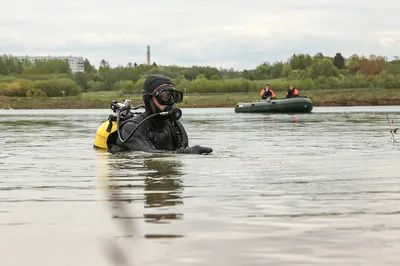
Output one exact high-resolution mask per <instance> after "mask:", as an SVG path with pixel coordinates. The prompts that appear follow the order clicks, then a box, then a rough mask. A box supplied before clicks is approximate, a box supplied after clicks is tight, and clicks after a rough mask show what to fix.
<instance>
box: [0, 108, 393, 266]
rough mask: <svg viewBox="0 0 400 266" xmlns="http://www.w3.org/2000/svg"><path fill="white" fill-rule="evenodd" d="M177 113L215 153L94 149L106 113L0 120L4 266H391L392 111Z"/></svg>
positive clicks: (3, 113)
mask: <svg viewBox="0 0 400 266" xmlns="http://www.w3.org/2000/svg"><path fill="white" fill-rule="evenodd" d="M183 112H184V114H183V117H182V123H183V124H184V126H185V127H186V130H187V132H188V134H189V137H190V144H191V145H195V144H200V145H203V146H208V147H212V148H213V149H214V153H213V154H211V155H207V156H205V155H151V154H143V153H133V152H132V153H121V154H109V153H107V152H101V151H96V150H93V149H92V145H93V141H94V136H95V132H96V129H97V127H98V126H99V125H100V124H101V123H102V122H104V121H106V119H107V117H108V115H109V114H110V113H111V110H0V127H1V133H0V136H1V138H0V145H1V149H0V204H1V207H0V236H1V237H0V247H1V250H2V253H1V256H0V265H4V266H14V265H18V266H19V265H40V266H45V265H49V266H50V265H51V266H54V265H57V266H64V265H65V266H66V265H68V266H70V265H85V266H88V265H96V266H102V265H115V264H114V263H115V261H117V260H119V261H120V262H121V261H122V262H125V263H126V265H147V266H148V265H352V266H353V265H400V253H399V250H400V230H399V229H400V164H399V154H400V146H399V143H397V144H396V145H393V144H392V143H391V142H390V134H389V125H388V122H387V120H386V116H385V112H387V113H388V114H389V117H390V118H391V119H393V120H394V122H395V124H397V126H398V125H399V124H400V106H398V107H348V108H343V107H339V108H338V107H335V108H317V107H316V108H314V111H313V113H311V114H299V115H289V114H269V115H268V114H267V115H265V114H235V113H234V112H233V109H231V108H228V109H184V110H183ZM398 139H399V140H400V137H398Z"/></svg>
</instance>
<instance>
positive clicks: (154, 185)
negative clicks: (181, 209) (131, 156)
mask: <svg viewBox="0 0 400 266" xmlns="http://www.w3.org/2000/svg"><path fill="white" fill-rule="evenodd" d="M143 165H144V166H145V167H146V169H148V170H150V171H148V172H144V173H142V174H140V175H141V176H144V177H145V180H144V183H145V188H144V190H145V192H144V196H145V208H160V207H165V206H175V205H182V204H183V200H182V190H183V185H182V179H181V178H180V177H181V176H182V172H181V171H180V167H181V166H182V163H181V162H180V161H178V160H168V159H167V160H160V159H159V160H157V159H156V158H147V159H145V160H144V162H143ZM143 215H144V217H145V218H146V222H150V223H160V222H166V221H165V220H173V219H181V218H182V215H183V214H182V213H176V212H173V211H172V210H170V211H169V212H163V213H154V212H148V213H144V214H143Z"/></svg>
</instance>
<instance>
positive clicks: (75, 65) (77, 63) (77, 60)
mask: <svg viewBox="0 0 400 266" xmlns="http://www.w3.org/2000/svg"><path fill="white" fill-rule="evenodd" d="M16 58H18V59H19V60H21V61H22V62H23V61H24V60H29V61H31V62H32V63H34V62H35V61H38V60H49V59H58V60H62V61H65V62H67V63H68V64H69V66H70V68H71V72H72V73H76V72H84V71H85V68H84V67H83V57H76V56H71V55H70V56H16Z"/></svg>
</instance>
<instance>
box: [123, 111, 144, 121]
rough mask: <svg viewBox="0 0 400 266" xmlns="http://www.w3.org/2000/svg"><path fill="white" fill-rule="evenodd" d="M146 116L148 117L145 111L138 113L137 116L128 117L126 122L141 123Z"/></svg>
mask: <svg viewBox="0 0 400 266" xmlns="http://www.w3.org/2000/svg"><path fill="white" fill-rule="evenodd" d="M145 118H146V115H145V114H144V113H142V114H136V115H135V116H133V117H131V118H129V119H127V120H126V122H133V123H140V122H141V121H142V120H144V119H145Z"/></svg>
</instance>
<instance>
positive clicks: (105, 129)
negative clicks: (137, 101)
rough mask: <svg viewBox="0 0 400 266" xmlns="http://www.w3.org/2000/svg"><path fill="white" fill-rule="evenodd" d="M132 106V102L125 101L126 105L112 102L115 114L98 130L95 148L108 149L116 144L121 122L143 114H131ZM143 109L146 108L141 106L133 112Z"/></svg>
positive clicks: (111, 105) (111, 106)
mask: <svg viewBox="0 0 400 266" xmlns="http://www.w3.org/2000/svg"><path fill="white" fill-rule="evenodd" d="M131 104H132V102H131V100H125V103H123V104H122V103H119V102H118V101H112V102H111V104H110V108H111V110H113V113H112V114H111V115H110V116H109V117H108V119H107V121H105V122H104V123H102V124H101V125H100V126H99V127H98V128H97V131H96V138H95V140H94V145H93V148H97V149H108V148H109V147H108V146H109V143H115V141H116V138H117V130H118V124H119V122H120V121H125V120H128V119H129V118H132V117H134V115H135V114H140V113H141V112H131V109H132V107H131ZM141 107H143V108H144V106H143V105H139V106H137V107H134V108H133V110H136V109H139V108H141Z"/></svg>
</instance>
